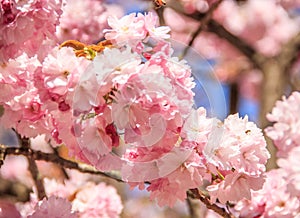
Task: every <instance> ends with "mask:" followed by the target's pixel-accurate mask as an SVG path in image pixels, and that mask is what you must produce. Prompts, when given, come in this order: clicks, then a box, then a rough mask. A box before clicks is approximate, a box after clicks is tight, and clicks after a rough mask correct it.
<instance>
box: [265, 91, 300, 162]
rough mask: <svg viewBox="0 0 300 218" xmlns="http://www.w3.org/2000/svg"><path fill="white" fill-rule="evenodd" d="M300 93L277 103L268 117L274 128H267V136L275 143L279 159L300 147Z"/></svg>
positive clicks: (294, 93)
mask: <svg viewBox="0 0 300 218" xmlns="http://www.w3.org/2000/svg"><path fill="white" fill-rule="evenodd" d="M299 114H300V93H299V92H293V93H292V94H291V96H289V97H288V98H286V97H283V99H282V101H277V103H276V106H275V107H274V108H273V110H272V113H270V114H268V115H267V118H268V120H269V121H270V122H274V124H273V126H270V127H268V128H266V130H265V131H266V134H267V135H268V136H269V137H270V138H271V139H272V140H273V141H274V144H275V146H276V147H277V149H278V152H277V155H278V156H279V157H286V156H287V155H288V153H289V152H290V151H291V150H292V149H293V148H294V147H298V146H300V132H299V128H300V119H299V116H298V115H299Z"/></svg>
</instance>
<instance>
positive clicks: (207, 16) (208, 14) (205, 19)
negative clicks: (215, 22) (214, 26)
mask: <svg viewBox="0 0 300 218" xmlns="http://www.w3.org/2000/svg"><path fill="white" fill-rule="evenodd" d="M222 1H223V0H219V1H217V2H216V3H214V4H213V5H212V6H211V7H210V8H209V10H208V11H207V12H206V13H205V15H204V16H203V17H201V19H200V20H199V21H200V25H199V27H198V29H197V30H196V31H195V32H194V33H193V34H192V38H191V40H190V41H189V43H188V45H187V46H186V47H185V48H184V50H183V52H182V55H181V57H180V58H184V57H185V56H186V54H187V53H188V51H189V49H190V47H191V46H192V45H193V43H194V41H195V39H196V37H197V36H198V35H199V34H200V33H201V32H202V31H203V30H204V29H205V28H206V27H207V24H208V23H209V21H210V19H211V17H212V14H213V12H214V11H215V10H216V9H217V8H218V6H219V5H220V3H221V2H222Z"/></svg>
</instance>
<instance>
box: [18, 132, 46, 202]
mask: <svg viewBox="0 0 300 218" xmlns="http://www.w3.org/2000/svg"><path fill="white" fill-rule="evenodd" d="M16 133H17V132H16ZM17 136H18V139H19V144H20V146H21V148H24V149H27V150H28V151H29V152H31V151H32V150H31V148H30V139H29V138H26V137H21V135H20V134H18V133H17ZM26 158H27V161H28V170H29V172H30V173H31V176H32V178H33V181H34V184H35V187H36V190H37V195H38V199H39V200H42V199H43V198H44V197H47V195H46V192H45V187H44V183H43V180H42V178H41V177H40V174H39V170H38V167H37V165H36V163H35V159H34V158H33V157H32V156H31V155H26Z"/></svg>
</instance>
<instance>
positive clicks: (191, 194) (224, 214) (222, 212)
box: [187, 189, 235, 218]
mask: <svg viewBox="0 0 300 218" xmlns="http://www.w3.org/2000/svg"><path fill="white" fill-rule="evenodd" d="M187 193H188V197H190V198H194V199H199V200H200V201H201V202H202V203H204V204H205V206H206V207H207V208H208V209H210V210H213V211H214V212H216V213H217V214H219V215H221V216H222V217H224V218H235V216H233V215H232V214H231V213H230V212H227V211H226V210H225V209H224V208H221V207H219V206H218V205H216V204H213V203H211V202H210V200H209V198H208V197H206V196H205V195H203V194H202V193H201V192H199V190H198V189H190V190H189V191H188V192H187Z"/></svg>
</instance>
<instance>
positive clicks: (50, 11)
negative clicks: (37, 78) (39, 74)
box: [0, 0, 62, 60]
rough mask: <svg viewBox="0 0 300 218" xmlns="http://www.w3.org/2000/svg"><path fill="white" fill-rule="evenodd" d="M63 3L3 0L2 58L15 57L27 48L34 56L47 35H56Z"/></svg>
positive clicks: (0, 46) (1, 27) (37, 0)
mask: <svg viewBox="0 0 300 218" xmlns="http://www.w3.org/2000/svg"><path fill="white" fill-rule="evenodd" d="M61 6H62V0H58V1H56V0H51V1H46V0H34V1H26V2H24V1H15V0H13V1H7V0H5V1H1V5H0V8H2V9H1V10H3V11H4V16H3V17H2V16H1V18H2V19H1V24H0V48H1V49H0V57H1V58H0V59H1V60H8V59H9V58H15V57H17V56H19V55H20V53H22V52H23V51H26V52H27V53H28V54H29V56H34V55H35V54H36V52H38V50H39V46H40V45H42V43H43V40H44V39H46V38H47V37H48V38H51V39H55V36H54V33H55V27H56V25H58V19H59V16H60V15H61V13H62V10H61ZM32 42H34V44H35V45H34V46H32Z"/></svg>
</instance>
